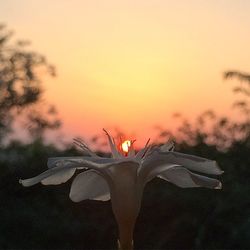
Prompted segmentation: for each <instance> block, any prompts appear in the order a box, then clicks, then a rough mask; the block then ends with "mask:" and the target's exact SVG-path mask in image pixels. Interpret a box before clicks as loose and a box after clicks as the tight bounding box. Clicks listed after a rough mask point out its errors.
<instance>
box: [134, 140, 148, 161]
mask: <svg viewBox="0 0 250 250" xmlns="http://www.w3.org/2000/svg"><path fill="white" fill-rule="evenodd" d="M149 141H150V138H149V139H148V140H147V142H146V144H145V146H144V148H142V149H141V150H140V151H138V153H137V154H136V156H135V158H136V160H141V159H142V158H143V156H144V155H145V154H146V152H147V151H148V149H149V147H148V144H149Z"/></svg>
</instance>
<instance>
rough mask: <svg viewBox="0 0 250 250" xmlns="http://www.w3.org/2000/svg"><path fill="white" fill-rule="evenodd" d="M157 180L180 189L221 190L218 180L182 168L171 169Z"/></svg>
mask: <svg viewBox="0 0 250 250" xmlns="http://www.w3.org/2000/svg"><path fill="white" fill-rule="evenodd" d="M158 177H159V178H161V179H164V180H166V181H169V182H171V183H173V184H175V185H176V186H179V187H182V188H191V187H206V188H214V189H221V187H222V185H221V182H220V181H219V180H216V179H213V178H209V177H206V176H202V175H198V174H195V173H192V172H191V171H189V170H188V169H186V168H184V167H173V168H170V169H168V170H166V171H164V172H162V173H161V174H160V175H158Z"/></svg>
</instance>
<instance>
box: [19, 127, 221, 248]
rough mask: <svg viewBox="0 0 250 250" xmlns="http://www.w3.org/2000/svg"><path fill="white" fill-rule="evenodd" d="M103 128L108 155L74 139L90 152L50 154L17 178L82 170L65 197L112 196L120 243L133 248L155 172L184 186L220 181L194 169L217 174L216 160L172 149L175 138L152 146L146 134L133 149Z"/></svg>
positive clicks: (59, 177) (45, 178)
mask: <svg viewBox="0 0 250 250" xmlns="http://www.w3.org/2000/svg"><path fill="white" fill-rule="evenodd" d="M104 131H105V133H106V135H107V137H108V141H109V144H110V148H111V153H112V158H105V157H99V156H98V155H96V154H95V153H94V152H92V151H91V150H90V149H89V148H88V147H87V145H86V144H85V143H83V142H82V141H81V140H78V139H76V140H75V144H76V145H77V146H79V147H81V149H82V150H83V151H84V153H85V154H86V153H87V154H88V155H89V156H80V157H55V158H49V159H48V168H49V169H48V170H47V171H45V172H44V173H42V174H40V175H38V176H36V177H34V178H30V179H26V180H20V183H21V184H22V185H23V186H25V187H28V186H32V185H34V184H37V183H39V182H41V183H42V184H44V185H57V184H61V183H64V182H66V181H67V180H68V179H70V178H71V177H72V176H73V175H74V173H75V171H76V169H81V170H84V171H83V172H81V173H80V174H78V175H77V176H76V177H75V179H74V181H73V183H72V185H71V190H70V194H69V197H70V198H71V200H72V201H74V202H80V201H82V200H86V199H93V200H101V201H107V200H109V199H111V205H112V209H113V213H114V215H115V219H116V221H117V224H118V227H119V240H118V244H119V248H120V249H133V231H134V226H135V222H136V218H137V216H138V213H139V211H140V206H141V199H142V195H143V190H144V187H145V185H146V184H147V182H149V181H150V180H152V179H153V178H155V177H159V178H161V179H163V180H166V181H168V182H171V183H173V184H175V185H177V186H179V187H182V188H190V187H206V188H213V189H220V188H221V187H222V185H221V182H220V181H219V180H216V179H213V178H210V177H206V176H203V175H199V174H197V173H194V172H192V171H195V172H200V173H203V174H211V175H220V174H222V173H223V171H221V170H220V168H219V167H218V165H217V163H216V162H215V161H212V160H208V159H205V158H201V157H197V156H193V155H188V154H183V153H178V152H174V151H173V150H174V144H173V143H166V144H164V145H162V146H159V147H156V146H155V147H150V146H149V145H148V144H149V140H148V141H147V143H146V145H145V147H144V148H143V149H141V150H140V151H138V152H137V153H136V152H135V150H134V147H133V143H134V141H125V144H124V143H123V144H122V145H116V144H115V141H114V139H113V138H112V137H111V136H110V135H109V134H108V133H107V131H106V130H104ZM118 146H119V147H118Z"/></svg>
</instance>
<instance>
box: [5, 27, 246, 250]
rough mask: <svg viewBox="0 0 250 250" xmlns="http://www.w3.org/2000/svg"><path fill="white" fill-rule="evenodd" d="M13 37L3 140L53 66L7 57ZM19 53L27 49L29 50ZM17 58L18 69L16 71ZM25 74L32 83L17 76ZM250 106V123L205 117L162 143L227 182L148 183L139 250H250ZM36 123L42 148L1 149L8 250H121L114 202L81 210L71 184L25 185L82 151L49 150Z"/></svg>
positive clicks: (29, 57)
mask: <svg viewBox="0 0 250 250" xmlns="http://www.w3.org/2000/svg"><path fill="white" fill-rule="evenodd" d="M2 29H3V28H2ZM0 32H1V30H0ZM9 37H10V34H8V33H7V34H5V35H3V36H1V35H0V62H1V68H0V72H1V74H0V88H1V96H0V107H1V109H0V117H1V122H0V126H2V127H1V128H0V132H1V131H3V130H5V132H6V129H7V128H8V126H7V124H8V122H7V121H8V120H11V117H10V118H8V117H7V112H4V110H10V108H12V106H15V107H16V106H20V107H23V106H25V105H28V104H29V103H33V102H35V101H36V100H37V99H39V95H40V87H39V81H37V78H36V76H35V75H34V72H33V66H34V67H36V66H37V65H40V64H44V63H45V64H46V61H44V60H45V59H43V58H42V57H40V56H38V55H37V54H34V53H30V52H29V53H26V52H25V53H24V52H22V50H21V52H20V50H19V49H18V50H14V52H11V51H10V54H8V56H7V57H6V55H4V54H3V52H2V51H1V49H2V48H3V46H4V44H6V43H7V41H8V39H9ZM17 46H21V48H22V46H23V43H20V45H17ZM5 48H6V47H5ZM16 48H17V47H15V49H16ZM18 48H19V47H18ZM13 53H14V54H13ZM22 53H24V54H22ZM11 58H14V60H17V61H15V62H18V63H13V62H12V61H11V60H12V59H11ZM2 65H3V67H2ZM46 65H47V64H46ZM18 67H21V68H20V70H21V72H23V73H24V76H23V75H13V72H16V69H17V68H18ZM13 68H14V70H13ZM4 72H7V73H4ZM235 72H236V71H232V72H229V73H228V74H226V77H229V76H230V77H234V76H236V77H239V76H240V77H241V78H242V75H239V74H237V72H236V73H235ZM22 77H25V81H23V82H22V84H21V87H22V93H21V94H20V93H19V92H16V90H14V88H13V86H14V85H15V83H16V81H17V80H16V78H17V79H19V78H20V79H22ZM246 77H248V75H246ZM20 79H19V80H20ZM244 80H248V78H245V79H244ZM6 84H7V85H6ZM4 86H7V87H4ZM8 86H9V87H8ZM247 86H249V85H247ZM2 90H3V92H2ZM245 90H246V91H248V88H247V87H246V86H244V87H242V86H240V87H239V88H238V90H237V91H236V92H240V93H241V94H242V93H243V95H244V96H245V97H246V95H247V94H246V93H248V92H246V91H245ZM2 93H4V94H2ZM244 93H245V94H244ZM30 94H31V98H30ZM247 100H248V99H247V98H246V99H244V102H245V104H241V105H236V106H237V107H244V108H243V109H242V111H243V114H244V115H245V120H243V121H241V122H234V121H231V120H230V119H229V118H226V117H217V116H216V114H214V113H213V112H205V113H204V114H202V115H201V116H200V117H198V118H197V122H196V124H190V123H189V122H188V121H187V120H185V119H184V120H183V123H182V124H181V126H180V129H179V134H178V135H173V134H171V133H170V132H169V131H165V130H163V131H161V134H160V139H161V140H166V138H167V136H169V135H171V136H172V137H173V138H175V139H176V141H177V142H178V143H177V145H176V146H177V149H178V151H181V152H185V153H190V154H195V155H199V156H204V157H206V158H210V159H214V160H216V161H217V162H218V164H219V165H220V167H221V168H222V169H223V170H224V171H225V174H223V176H222V177H221V181H222V183H223V189H222V190H208V189H203V188H194V189H181V188H178V187H176V186H174V185H172V184H170V183H167V182H165V181H162V180H160V179H154V180H153V181H151V182H150V183H148V185H147V186H146V189H145V192H144V197H143V202H142V209H141V212H140V215H139V217H138V220H137V224H136V228H135V234H134V239H135V242H134V243H135V249H249V248H250V197H249V194H250V184H249V183H250V153H249V152H250V136H249V124H250V123H249V113H248V111H247V110H248V109H246V107H249V106H247V105H248V102H247ZM239 101H242V99H240V100H239ZM30 119H31V120H32V119H33V120H34V121H38V123H37V124H41V126H40V125H39V126H38V127H36V126H34V127H32V128H33V130H32V131H33V132H32V133H33V134H32V135H33V136H34V138H36V140H34V142H33V143H32V144H29V145H24V144H22V143H21V142H18V141H13V142H11V143H10V144H9V145H8V146H5V147H3V146H2V147H1V149H0V199H1V203H0V215H1V216H0V218H1V219H0V249H115V248H116V239H117V227H116V223H115V220H114V217H113V213H112V210H111V206H110V202H96V201H83V202H80V203H73V202H72V201H71V200H70V199H69V197H68V193H69V188H70V184H71V183H70V181H69V182H67V183H66V184H63V185H60V186H42V185H40V184H39V185H36V186H34V187H30V188H24V187H22V186H21V185H20V184H19V183H18V180H19V178H29V177H31V176H34V175H37V174H39V173H40V172H42V171H44V170H45V169H46V161H47V158H48V157H52V156H53V157H54V156H70V155H77V151H76V150H75V149H74V148H67V149H66V150H63V151H62V150H58V149H57V148H56V147H54V146H53V145H44V143H43V140H42V135H43V131H44V130H43V129H44V128H45V129H46V128H54V127H53V126H52V127H50V126H49V125H48V124H47V125H46V119H44V120H43V118H42V117H41V116H39V115H37V114H36V113H32V116H31V117H30ZM208 121H209V122H210V121H212V124H211V126H210V128H211V129H210V130H209V131H207V130H206V129H205V127H206V124H207V122H208ZM55 126H56V125H55ZM1 129H2V130H1ZM40 129H42V130H40Z"/></svg>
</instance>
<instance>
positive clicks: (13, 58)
mask: <svg viewBox="0 0 250 250" xmlns="http://www.w3.org/2000/svg"><path fill="white" fill-rule="evenodd" d="M249 10H250V2H249V1H246V0H240V1H233V0H221V1H213V0H212V1H209V2H208V1H205V0H204V1H203V0H202V1H200V0H190V1H184V0H178V1H173V0H172V1H171V0H166V1H163V0H155V1H149V0H146V1H145V0H144V1H141V0H138V1H130V0H127V1H113V0H110V1H97V0H94V1H80V0H73V1H66V0H60V1H59V0H54V1H49V0H44V1H34V0H24V1H19V0H8V1H7V0H3V1H1V2H0V16H1V20H0V198H1V202H0V214H1V219H0V248H1V249H115V248H116V239H117V235H118V232H117V227H116V223H115V220H114V217H113V214H112V211H111V207H110V202H97V201H83V202H80V203H73V202H72V201H71V200H70V199H69V197H68V194H69V189H70V183H71V181H69V182H67V183H65V184H62V185H60V186H41V185H40V184H39V185H36V186H34V187H31V188H23V187H22V186H21V185H20V184H19V183H18V180H19V179H20V178H29V177H31V176H34V175H37V174H39V173H40V172H42V171H44V170H46V168H47V167H46V163H47V159H48V157H55V156H71V155H81V152H79V151H78V150H77V149H76V148H75V147H74V145H73V144H72V140H73V138H75V137H80V138H82V139H83V140H84V141H85V142H86V143H87V144H88V145H89V146H90V147H91V148H92V149H93V150H95V151H96V152H97V153H98V154H99V155H107V154H108V147H107V144H106V139H105V136H104V134H103V133H102V128H106V129H107V130H109V131H110V132H111V133H112V134H113V135H114V136H115V137H119V136H122V137H123V138H125V139H137V140H136V147H137V150H138V149H140V148H141V147H142V146H143V144H144V143H145V142H146V141H147V139H148V138H149V137H150V138H151V141H152V143H154V144H162V143H165V142H167V141H169V140H174V141H175V143H176V150H177V151H180V152H184V153H190V154H194V155H198V156H202V157H206V158H209V159H214V160H216V161H217V162H218V164H219V166H220V167H221V168H222V169H223V170H224V171H225V173H224V174H223V175H222V176H221V181H222V183H223V189H222V190H207V189H203V188H199V189H198V188H197V189H181V188H178V187H176V186H174V185H172V184H170V183H166V182H164V181H162V180H160V179H154V180H152V181H151V182H150V183H148V185H147V187H146V189H145V193H144V197H143V202H142V209H141V212H140V215H139V217H138V220H137V224H136V229H135V234H134V241H135V242H134V244H135V249H249V248H250V198H249V192H250V184H249V183H250V182H249V180H250V102H249V100H250V99H249V98H250V65H249V58H250V51H249V44H250V35H249V25H250V15H249Z"/></svg>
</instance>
